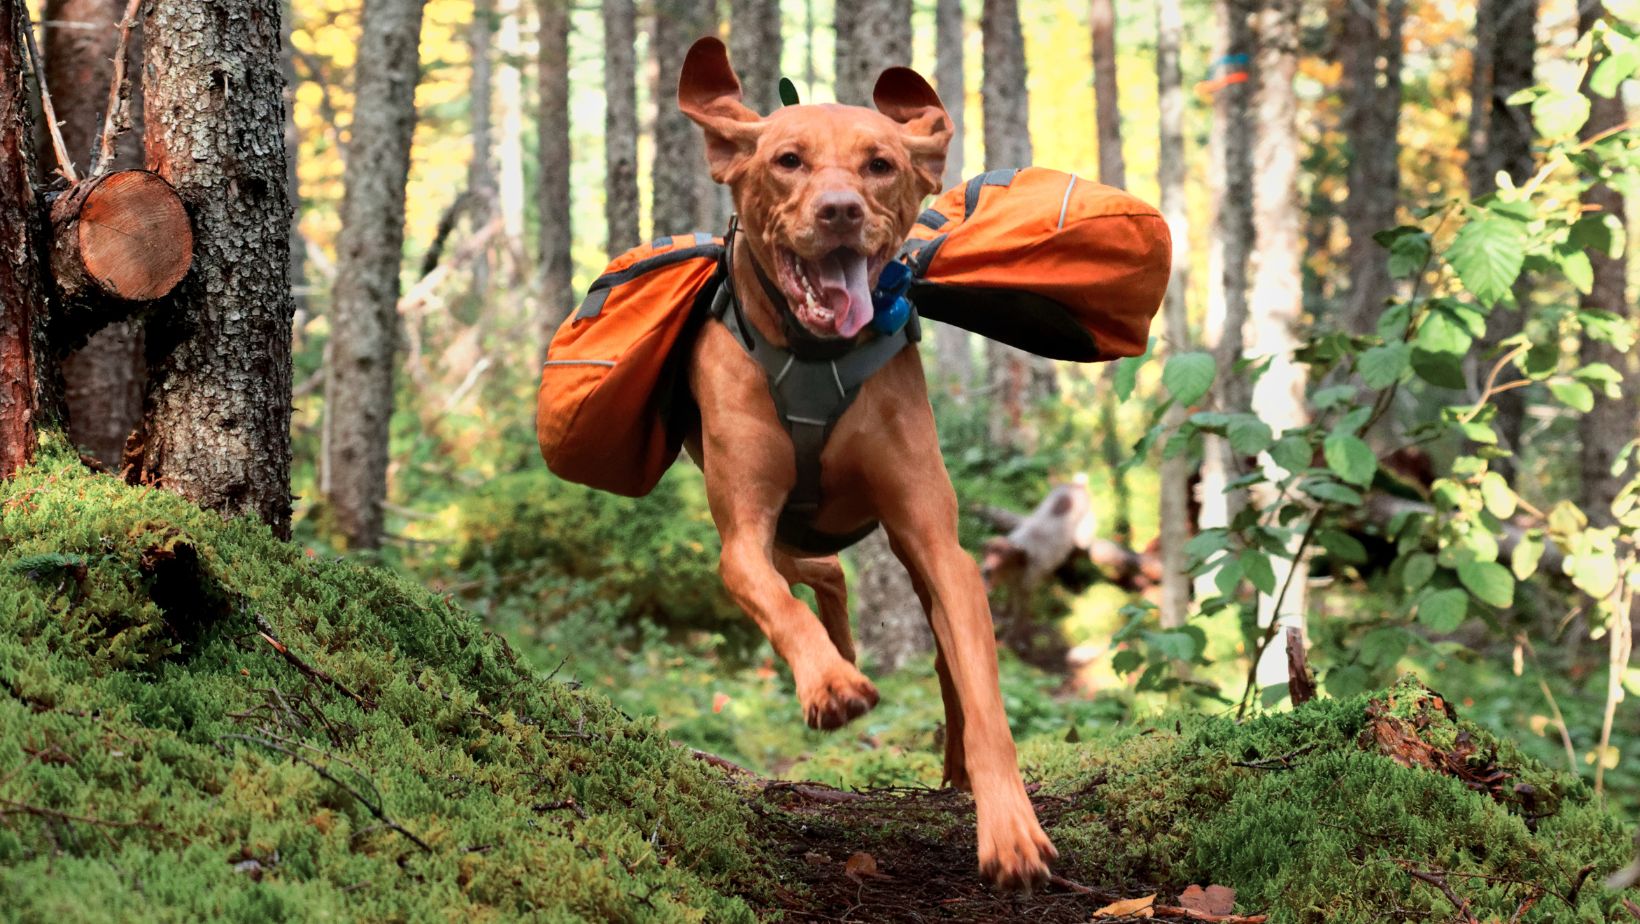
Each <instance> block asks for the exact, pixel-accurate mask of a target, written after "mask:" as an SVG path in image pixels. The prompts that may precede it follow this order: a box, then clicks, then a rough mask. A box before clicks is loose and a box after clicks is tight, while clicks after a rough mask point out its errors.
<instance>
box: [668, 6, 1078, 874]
mask: <svg viewBox="0 0 1640 924" xmlns="http://www.w3.org/2000/svg"><path fill="white" fill-rule="evenodd" d="M874 95H875V100H876V103H877V110H876V111H874V110H870V109H864V108H859V107H853V106H841V105H809V106H788V107H786V108H783V109H780V110H779V111H777V112H774V113H772V114H770V115H769V116H767V117H760V116H758V114H757V113H755V112H753V111H752V110H750V109H748V108H747V107H746V106H745V105H743V104H742V103H741V91H740V81H739V79H738V78H737V77H736V76H735V73H734V70H733V69H732V68H731V67H730V65H729V59H728V55H727V54H726V52H725V50H724V47H723V43H721V42H719V41H718V40H717V39H714V38H706V39H701V40H700V41H699V42H696V43H695V45H694V47H693V48H691V49H690V51H689V55H688V58H687V59H686V60H685V62H684V66H683V74H682V77H681V79H680V80H679V82H678V105H679V107H680V108H681V109H682V110H683V112H684V113H685V114H686V115H688V116H689V118H691V119H693V120H694V121H695V122H696V123H698V124H699V125H700V126H701V128H702V129H704V130H705V133H706V149H707V160H708V162H709V165H710V167H711V173H712V179H713V180H715V181H717V182H719V183H723V184H727V185H728V186H729V187H730V189H731V191H732V193H733V197H734V202H735V208H736V211H737V213H738V215H739V227H740V232H739V233H738V234H736V235H735V236H734V238H733V240H732V242H731V255H730V257H731V262H730V266H731V274H730V282H731V283H732V285H733V291H734V292H735V293H737V294H738V297H739V300H740V311H741V312H742V313H743V318H744V322H743V323H749V324H750V325H752V326H753V327H755V328H756V331H757V333H759V334H761V337H762V338H763V340H765V341H767V342H769V343H773V344H776V345H779V346H785V345H787V344H788V343H789V341H790V340H791V339H792V338H791V337H790V336H788V334H790V333H793V332H794V331H795V332H796V333H797V335H798V337H799V338H800V339H802V340H805V341H809V342H810V343H811V344H812V343H815V342H819V343H822V344H824V343H826V342H835V343H836V344H837V345H840V346H842V347H844V348H845V349H846V348H848V347H849V343H848V341H858V342H864V341H868V340H869V339H870V338H873V337H877V336H879V335H878V334H876V333H873V332H871V331H869V330H866V329H865V328H866V325H867V324H868V322H870V320H871V318H872V315H873V308H872V301H871V294H870V290H871V288H872V284H873V282H874V281H875V280H876V278H877V275H878V273H879V272H880V271H881V269H882V267H883V266H884V264H885V263H886V262H887V261H888V260H890V259H892V258H893V257H894V255H895V253H896V251H897V250H898V248H899V247H900V245H901V242H903V241H904V240H905V237H906V233H907V231H908V230H909V229H910V227H911V224H912V222H913V221H915V219H916V216H917V214H918V209H919V208H920V207H921V203H922V201H923V199H924V197H926V196H928V195H930V194H932V193H934V192H937V191H938V189H939V178H940V174H941V172H942V169H943V167H944V161H945V151H946V145H947V143H948V142H949V141H950V138H951V122H950V120H949V118H948V117H947V116H946V113H945V108H944V107H943V106H942V105H941V103H940V100H939V97H938V96H937V95H936V94H935V93H934V91H933V89H932V88H930V87H929V85H928V83H927V81H925V80H923V78H922V77H920V76H918V75H917V74H916V73H915V72H914V71H911V70H909V69H906V68H891V69H889V70H887V71H885V72H884V73H883V75H882V76H881V78H879V80H878V82H877V88H876V92H875V94H874ZM760 272H761V274H762V275H763V277H764V278H763V279H759V274H760ZM776 297H778V298H783V300H784V301H785V303H786V304H784V305H777V304H776V303H775V301H774V298H776ZM783 312H789V314H786V315H785V316H784V317H783V315H782V313H783ZM794 324H795V325H800V326H801V327H800V330H799V329H796V328H794V327H793V326H792V325H794ZM834 368H835V367H834ZM773 378H774V376H772V375H771V374H769V373H767V372H766V371H765V368H764V367H763V366H762V365H760V364H759V361H757V360H754V358H753V357H752V356H751V355H749V354H748V350H747V348H745V347H743V346H742V343H741V342H740V341H739V340H737V339H736V335H735V334H733V333H731V331H730V330H729V328H727V327H726V326H725V324H721V323H715V322H709V323H708V324H707V325H706V327H705V329H704V330H703V331H702V333H701V335H700V337H699V338H698V340H697V342H696V344H695V346H694V350H693V354H692V356H691V358H690V365H689V385H690V388H691V390H692V391H693V393H694V397H695V399H696V401H697V403H698V404H699V406H700V432H699V433H698V434H695V435H692V436H691V438H690V439H689V440H688V446H689V449H690V454H691V455H693V456H694V458H695V459H696V461H697V462H699V463H700V465H701V468H702V470H703V471H704V472H705V475H706V489H707V495H708V498H709V501H710V504H711V509H712V517H713V519H714V520H715V521H716V523H717V527H718V531H719V532H720V533H721V534H722V537H723V553H722V560H721V563H720V573H721V575H722V577H723V582H724V584H725V585H726V586H727V588H728V590H729V593H730V594H731V595H732V596H733V597H734V599H735V602H736V603H738V604H739V606H740V607H741V608H742V609H743V610H745V611H746V613H747V615H749V616H750V617H751V618H752V619H753V620H754V621H756V623H757V625H758V627H759V628H760V629H762V630H763V633H764V634H765V635H766V636H768V638H769V641H770V643H771V644H772V645H773V646H774V649H775V651H776V652H777V653H778V654H779V655H780V656H781V657H782V658H784V659H785V660H786V663H787V664H789V665H791V670H792V676H793V678H794V679H795V681H796V685H797V696H798V699H799V700H800V701H801V703H802V706H803V711H804V715H805V717H806V719H807V721H808V723H809V724H810V725H811V726H813V727H816V728H836V727H838V726H840V725H842V724H844V723H845V722H848V721H849V720H851V719H854V718H856V717H858V716H860V715H863V714H864V713H865V712H867V711H868V710H870V709H871V708H872V707H873V706H875V705H876V703H877V690H876V688H875V687H874V686H872V683H871V681H869V680H867V679H866V678H865V676H864V675H863V674H861V673H860V671H859V670H858V669H857V668H856V667H855V665H854V644H853V640H852V638H851V637H850V634H849V622H848V601H847V591H846V589H845V587H844V584H843V571H842V568H841V566H840V565H839V564H838V561H837V558H836V556H835V555H829V556H823V557H809V556H806V555H805V554H804V551H803V550H801V549H794V548H791V547H788V546H786V545H784V544H782V543H780V542H777V540H776V532H777V522H778V521H779V520H780V519H781V513H782V510H783V509H784V508H785V506H786V504H787V499H788V495H790V494H791V493H792V491H793V486H794V484H795V483H796V482H797V479H798V472H797V467H798V462H797V461H796V455H795V452H794V448H793V445H794V444H793V440H794V437H792V436H790V435H789V434H788V432H787V429H786V428H785V426H783V424H782V420H781V417H780V416H777V413H776V408H775V403H774V399H773V398H772V397H771V386H770V382H771V379H773ZM838 387H839V391H841V390H842V387H843V386H842V383H841V382H839V386H838ZM819 459H820V476H819V485H820V496H821V498H822V500H821V502H820V504H819V507H818V509H817V511H816V512H815V514H814V516H813V518H812V522H813V525H814V526H815V527H816V528H817V529H818V530H821V531H825V532H829V533H833V534H847V533H850V532H853V531H856V530H858V529H860V528H861V527H863V526H866V525H869V524H870V523H871V522H872V521H873V520H878V521H880V522H881V523H882V525H883V527H884V528H885V529H886V530H887V533H888V537H889V541H890V543H891V545H892V547H893V550H894V554H895V555H896V556H897V557H898V558H899V559H900V561H901V562H902V563H903V564H904V565H905V567H906V569H907V570H908V571H909V572H910V575H911V580H912V583H913V585H914V586H915V587H916V590H917V594H918V596H919V597H920V598H921V599H922V603H923V609H924V610H925V611H926V612H927V613H928V618H929V622H930V624H931V625H932V627H933V630H934V636H935V639H936V642H937V645H938V654H937V656H936V659H935V667H936V669H937V670H938V672H939V678H940V692H941V694H942V696H943V698H944V701H945V713H946V725H947V729H948V734H947V736H946V747H945V778H946V781H947V782H949V783H950V784H951V785H953V786H956V787H958V788H962V789H971V790H972V792H973V794H974V802H975V804H976V807H977V811H978V829H979V830H978V835H979V838H978V839H979V866H980V870H981V872H982V873H983V874H984V875H985V876H986V877H987V878H988V879H989V880H990V881H991V882H993V883H994V884H996V885H997V886H1000V887H1003V888H1008V889H1026V890H1028V889H1030V888H1032V887H1033V886H1038V885H1041V884H1043V883H1044V882H1046V880H1047V877H1048V862H1049V861H1050V860H1052V859H1053V858H1054V857H1056V856H1057V853H1056V851H1055V850H1054V847H1053V844H1052V843H1050V842H1049V840H1048V836H1047V835H1046V834H1044V833H1043V831H1042V827H1041V825H1040V824H1038V823H1037V820H1036V813H1035V811H1034V810H1033V809H1032V807H1031V803H1030V800H1029V799H1028V798H1027V796H1026V793H1025V785H1024V783H1023V781H1022V780H1021V779H1020V776H1019V768H1018V763H1017V758H1016V756H1015V752H1014V742H1013V736H1012V734H1011V733H1010V732H1009V729H1008V719H1007V716H1006V715H1004V713H1003V706H1002V693H1001V689H1000V686H999V684H998V680H997V654H996V642H995V639H994V637H993V635H992V628H991V613H990V609H989V607H988V605H987V603H986V598H985V588H984V587H983V585H982V584H981V581H980V574H979V569H978V568H977V567H976V565H975V563H974V561H973V559H972V558H970V557H969V556H968V553H967V552H965V551H964V550H963V548H962V546H960V545H959V544H958V543H957V499H956V494H955V492H954V491H953V490H952V488H951V479H950V476H949V475H948V474H947V473H946V470H945V462H944V460H943V459H942V458H941V457H940V445H939V440H938V438H937V436H936V434H935V431H934V415H933V412H932V409H931V408H930V406H929V401H928V391H927V386H926V384H925V382H924V380H923V370H922V362H921V359H920V357H919V356H918V354H917V350H916V349H915V348H907V349H903V350H900V351H899V352H898V353H896V354H895V355H893V357H892V358H891V359H888V360H887V362H886V364H885V365H883V366H882V367H881V368H880V369H878V370H877V371H876V372H875V373H874V374H871V375H870V377H869V378H867V379H866V380H865V381H864V383H863V384H862V385H860V387H859V391H858V394H857V396H856V397H855V398H854V400H853V403H852V405H850V406H848V408H847V410H846V412H845V413H844V414H843V416H842V417H841V418H840V419H839V420H837V421H836V424H835V426H834V427H833V428H832V429H831V430H830V435H829V438H827V439H826V441H825V443H824V451H823V453H821V455H820V457H819ZM795 584H807V585H808V586H810V587H812V588H813V589H814V590H815V593H816V596H817V598H818V600H819V605H820V606H819V608H820V616H819V619H818V620H817V619H816V618H815V615H814V614H813V613H812V612H810V611H809V609H808V608H807V607H806V606H804V605H803V604H802V603H801V602H799V601H798V600H797V598H796V597H794V596H792V592H791V587H792V585H795Z"/></svg>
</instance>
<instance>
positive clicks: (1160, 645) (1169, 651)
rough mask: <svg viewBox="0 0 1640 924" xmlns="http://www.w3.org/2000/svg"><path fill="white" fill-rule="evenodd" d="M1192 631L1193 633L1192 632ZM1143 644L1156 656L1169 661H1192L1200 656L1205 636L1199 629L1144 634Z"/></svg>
mask: <svg viewBox="0 0 1640 924" xmlns="http://www.w3.org/2000/svg"><path fill="white" fill-rule="evenodd" d="M1192 630H1194V631H1192ZM1144 638H1145V643H1146V644H1148V645H1149V646H1150V648H1151V650H1152V651H1154V652H1155V653H1156V654H1158V655H1160V656H1162V657H1164V658H1167V659H1168V660H1170V661H1194V660H1196V656H1197V655H1199V654H1201V652H1202V649H1203V647H1204V643H1205V642H1206V636H1205V635H1203V634H1202V630H1201V629H1200V628H1199V627H1194V626H1192V627H1189V628H1184V629H1168V630H1165V631H1162V632H1146V633H1145V635H1144Z"/></svg>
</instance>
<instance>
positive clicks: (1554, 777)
mask: <svg viewBox="0 0 1640 924" xmlns="http://www.w3.org/2000/svg"><path fill="white" fill-rule="evenodd" d="M1375 702H1376V703H1379V704H1382V703H1386V702H1387V703H1388V704H1389V707H1388V708H1387V709H1386V710H1384V711H1385V712H1386V713H1387V714H1388V715H1390V716H1393V717H1395V718H1397V719H1402V720H1412V719H1414V718H1417V719H1418V721H1419V724H1420V725H1421V726H1422V727H1421V728H1419V729H1418V730H1417V735H1418V738H1419V739H1421V740H1422V741H1424V742H1427V743H1428V744H1430V745H1432V746H1434V747H1435V748H1437V749H1439V750H1440V751H1443V752H1450V751H1451V750H1452V749H1454V748H1458V749H1459V750H1460V751H1462V752H1464V753H1467V755H1468V756H1467V759H1462V755H1460V759H1459V760H1458V762H1457V766H1459V767H1461V768H1462V772H1461V774H1454V773H1453V772H1450V769H1443V770H1432V769H1424V768H1422V767H1416V766H1414V767H1408V766H1403V765H1402V764H1401V763H1398V762H1397V761H1395V760H1392V759H1391V758H1390V757H1388V756H1385V754H1384V753H1382V752H1381V750H1380V748H1379V747H1378V746H1377V744H1376V743H1375V742H1376V739H1375V738H1374V736H1373V735H1372V734H1370V729H1369V724H1370V723H1371V722H1372V719H1371V713H1372V712H1373V711H1374V710H1375V709H1376V708H1377V707H1375V706H1374V703H1375ZM1025 756H1026V760H1027V764H1028V766H1029V767H1030V768H1031V770H1032V772H1033V773H1035V774H1036V775H1037V776H1039V777H1041V778H1044V779H1047V780H1049V781H1050V783H1049V787H1050V789H1052V790H1053V791H1054V792H1056V793H1058V794H1060V795H1062V796H1064V797H1067V798H1069V799H1070V800H1071V803H1070V804H1071V807H1070V809H1068V810H1067V811H1066V812H1065V813H1064V814H1063V815H1061V816H1060V817H1059V818H1058V820H1057V823H1056V825H1055V826H1054V828H1053V831H1052V834H1053V837H1054V839H1055V842H1056V843H1057V845H1058V846H1059V848H1060V850H1061V851H1062V852H1065V853H1067V854H1068V855H1070V856H1074V857H1075V858H1076V862H1078V863H1079V864H1082V865H1083V869H1082V872H1083V875H1086V876H1089V877H1092V879H1093V880H1094V881H1109V882H1151V883H1157V884H1161V885H1163V886H1164V887H1172V888H1175V889H1178V888H1183V887H1184V886H1185V885H1188V884H1190V883H1209V882H1217V883H1221V884H1226V885H1230V886H1233V887H1234V888H1236V889H1237V890H1238V905H1239V906H1240V907H1242V908H1245V909H1254V910H1257V911H1262V912H1268V913H1269V914H1270V920H1271V921H1272V922H1276V924H1280V922H1323V921H1325V922H1367V921H1383V920H1386V919H1387V918H1386V916H1387V915H1389V914H1390V912H1391V911H1393V910H1394V909H1401V910H1402V911H1405V912H1408V913H1409V914H1410V916H1411V918H1412V919H1418V918H1419V916H1420V915H1427V916H1428V917H1429V918H1430V919H1433V920H1443V919H1447V918H1450V917H1451V915H1452V914H1453V913H1454V910H1453V908H1452V906H1451V904H1450V902H1449V900H1448V899H1447V898H1446V897H1445V896H1444V895H1442V894H1441V893H1440V891H1439V890H1438V889H1437V888H1435V887H1433V886H1431V885H1428V884H1425V883H1422V882H1415V881H1414V880H1413V878H1412V877H1411V876H1410V875H1409V872H1408V871H1409V870H1419V871H1424V872H1434V873H1437V874H1442V875H1445V877H1446V878H1447V880H1448V881H1449V883H1450V884H1451V886H1452V888H1453V889H1454V890H1455V891H1456V892H1457V893H1458V894H1459V895H1461V896H1462V897H1464V898H1466V899H1468V900H1469V901H1470V902H1471V903H1472V905H1473V908H1474V911H1475V914H1476V915H1477V917H1479V918H1480V919H1481V920H1489V919H1493V918H1495V919H1498V920H1508V919H1510V917H1511V915H1513V914H1514V913H1515V911H1516V909H1517V908H1518V907H1519V906H1520V903H1521V901H1522V900H1523V899H1524V898H1525V897H1526V896H1527V895H1528V894H1529V888H1530V887H1529V886H1527V885H1524V884H1528V883H1529V884H1535V885H1536V886H1539V887H1542V888H1544V889H1547V890H1549V891H1551V892H1554V893H1557V894H1559V895H1562V896H1570V895H1571V894H1572V892H1573V889H1574V884H1575V883H1576V882H1578V881H1579V879H1580V878H1581V874H1582V870H1583V868H1584V867H1585V866H1591V867H1593V870H1592V875H1590V876H1588V877H1587V879H1586V881H1585V882H1584V884H1583V886H1582V888H1581V889H1579V890H1577V893H1576V896H1575V905H1574V904H1568V903H1567V902H1565V901H1562V900H1561V899H1560V898H1556V897H1554V896H1553V895H1551V896H1547V897H1545V898H1543V899H1542V900H1541V901H1539V902H1538V903H1537V905H1536V906H1535V908H1534V909H1533V910H1532V911H1531V912H1529V913H1528V915H1527V916H1526V917H1525V918H1524V919H1525V920H1529V921H1590V922H1594V921H1605V920H1608V919H1611V918H1608V915H1609V914H1614V913H1616V914H1621V913H1622V911H1621V908H1619V907H1618V904H1617V898H1616V897H1615V896H1613V895H1612V894H1611V893H1609V892H1606V891H1605V890H1603V889H1602V888H1601V887H1600V885H1599V883H1600V881H1601V879H1602V878H1603V877H1604V876H1605V875H1606V874H1607V873H1609V872H1611V871H1612V870H1614V869H1616V868H1618V867H1620V866H1622V865H1624V864H1625V863H1626V862H1627V861H1628V859H1629V858H1630V857H1631V856H1632V848H1631V843H1630V840H1629V836H1628V831H1627V830H1626V829H1625V828H1624V826H1623V825H1621V824H1620V823H1619V822H1618V821H1617V820H1616V819H1615V818H1614V817H1613V816H1612V815H1611V814H1610V813H1609V812H1608V811H1607V810H1606V809H1605V808H1603V807H1602V806H1601V805H1600V804H1599V803H1598V802H1597V801H1596V800H1595V798H1594V796H1593V793H1592V792H1591V791H1590V789H1589V788H1588V787H1587V786H1586V785H1584V784H1583V783H1582V782H1580V781H1578V780H1575V779H1573V778H1571V777H1569V776H1567V775H1565V774H1563V773H1560V772H1558V771H1554V770H1550V769H1549V768H1546V767H1544V766H1542V765H1541V764H1538V763H1536V762H1535V761H1532V760H1530V759H1528V758H1525V757H1523V756H1522V755H1520V754H1519V753H1518V752H1517V751H1516V750H1515V748H1514V747H1513V746H1512V745H1511V744H1510V743H1508V742H1506V741H1498V740H1496V739H1494V738H1492V737H1491V736H1489V735H1487V734H1486V733H1484V732H1483V731H1481V730H1480V729H1478V728H1477V727H1475V726H1473V725H1472V724H1470V723H1468V722H1463V721H1461V720H1455V719H1453V718H1451V717H1449V716H1448V715H1447V713H1446V712H1445V711H1443V709H1442V708H1440V704H1439V702H1438V701H1437V700H1435V698H1434V694H1431V693H1430V692H1429V691H1428V690H1425V689H1424V688H1423V687H1422V686H1420V685H1418V684H1417V683H1416V682H1413V681H1410V680H1409V681H1403V682H1402V683H1401V684H1400V685H1398V686H1397V687H1395V688H1394V689H1393V690H1391V691H1389V692H1388V693H1387V694H1386V693H1380V694H1376V696H1375V697H1374V696H1362V697H1357V698H1351V699H1343V700H1318V701H1315V702H1312V703H1309V704H1307V705H1305V706H1304V707H1302V708H1300V709H1297V710H1295V711H1292V712H1288V713H1279V714H1270V715H1266V716H1262V717H1260V718H1257V719H1255V720H1253V721H1251V722H1248V723H1246V724H1243V725H1237V724H1235V723H1234V722H1232V721H1230V720H1229V719H1227V718H1191V719H1178V720H1174V719H1168V720H1166V721H1164V722H1157V723H1150V724H1147V725H1145V726H1143V727H1139V728H1130V729H1126V730H1122V731H1119V732H1115V733H1111V734H1107V735H1105V736H1103V737H1102V738H1101V739H1100V740H1098V741H1096V742H1093V743H1091V744H1082V745H1063V744H1052V745H1040V746H1037V747H1034V748H1029V749H1027V752H1026V755H1025ZM1499 768H1502V769H1503V770H1504V771H1505V772H1507V773H1508V777H1507V778H1505V779H1499V780H1498V781H1497V782H1496V784H1495V785H1494V786H1491V787H1486V786H1484V785H1483V784H1479V783H1477V786H1480V788H1481V790H1484V791H1477V789H1475V788H1471V786H1470V785H1468V784H1466V782H1465V779H1463V778H1460V775H1461V776H1463V777H1467V778H1468V779H1470V780H1478V779H1480V778H1482V777H1485V776H1487V775H1488V774H1489V773H1490V772H1492V771H1493V770H1495V769H1499ZM1520 787H1529V790H1528V789H1522V788H1520ZM1481 877H1491V878H1481ZM1403 916H1405V915H1403ZM1489 916H1491V917H1490V918H1489Z"/></svg>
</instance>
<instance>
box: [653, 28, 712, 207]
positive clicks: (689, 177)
mask: <svg viewBox="0 0 1640 924" xmlns="http://www.w3.org/2000/svg"><path fill="white" fill-rule="evenodd" d="M715 15H716V7H715V5H714V4H713V3H711V2H710V0H656V3H655V32H654V35H655V92H654V94H653V95H654V98H655V164H654V172H653V176H654V200H653V202H652V204H651V208H650V214H651V215H653V216H654V219H655V236H656V237H661V236H662V235H667V234H685V233H687V232H690V231H695V230H703V229H706V228H708V227H709V222H710V220H711V216H710V214H709V213H710V212H711V211H713V209H712V208H711V206H712V204H713V202H712V200H713V199H714V198H715V197H716V193H715V191H713V190H711V189H709V188H708V187H709V186H715V185H716V184H714V183H711V182H710V177H709V176H708V174H707V172H706V144H705V140H704V138H703V136H702V135H701V133H700V129H699V128H697V127H695V123H693V122H691V121H689V118H688V117H687V116H685V115H684V114H683V112H682V111H681V110H680V109H678V74H680V73H681V72H682V71H683V57H684V55H686V54H688V52H689V46H690V45H692V44H694V42H695V39H698V38H700V37H701V36H703V35H708V34H711V33H712V32H713V31H714V28H715V26H716V23H715V22H714V21H713V20H714V18H715ZM703 178H705V181H704V182H703Z"/></svg>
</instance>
